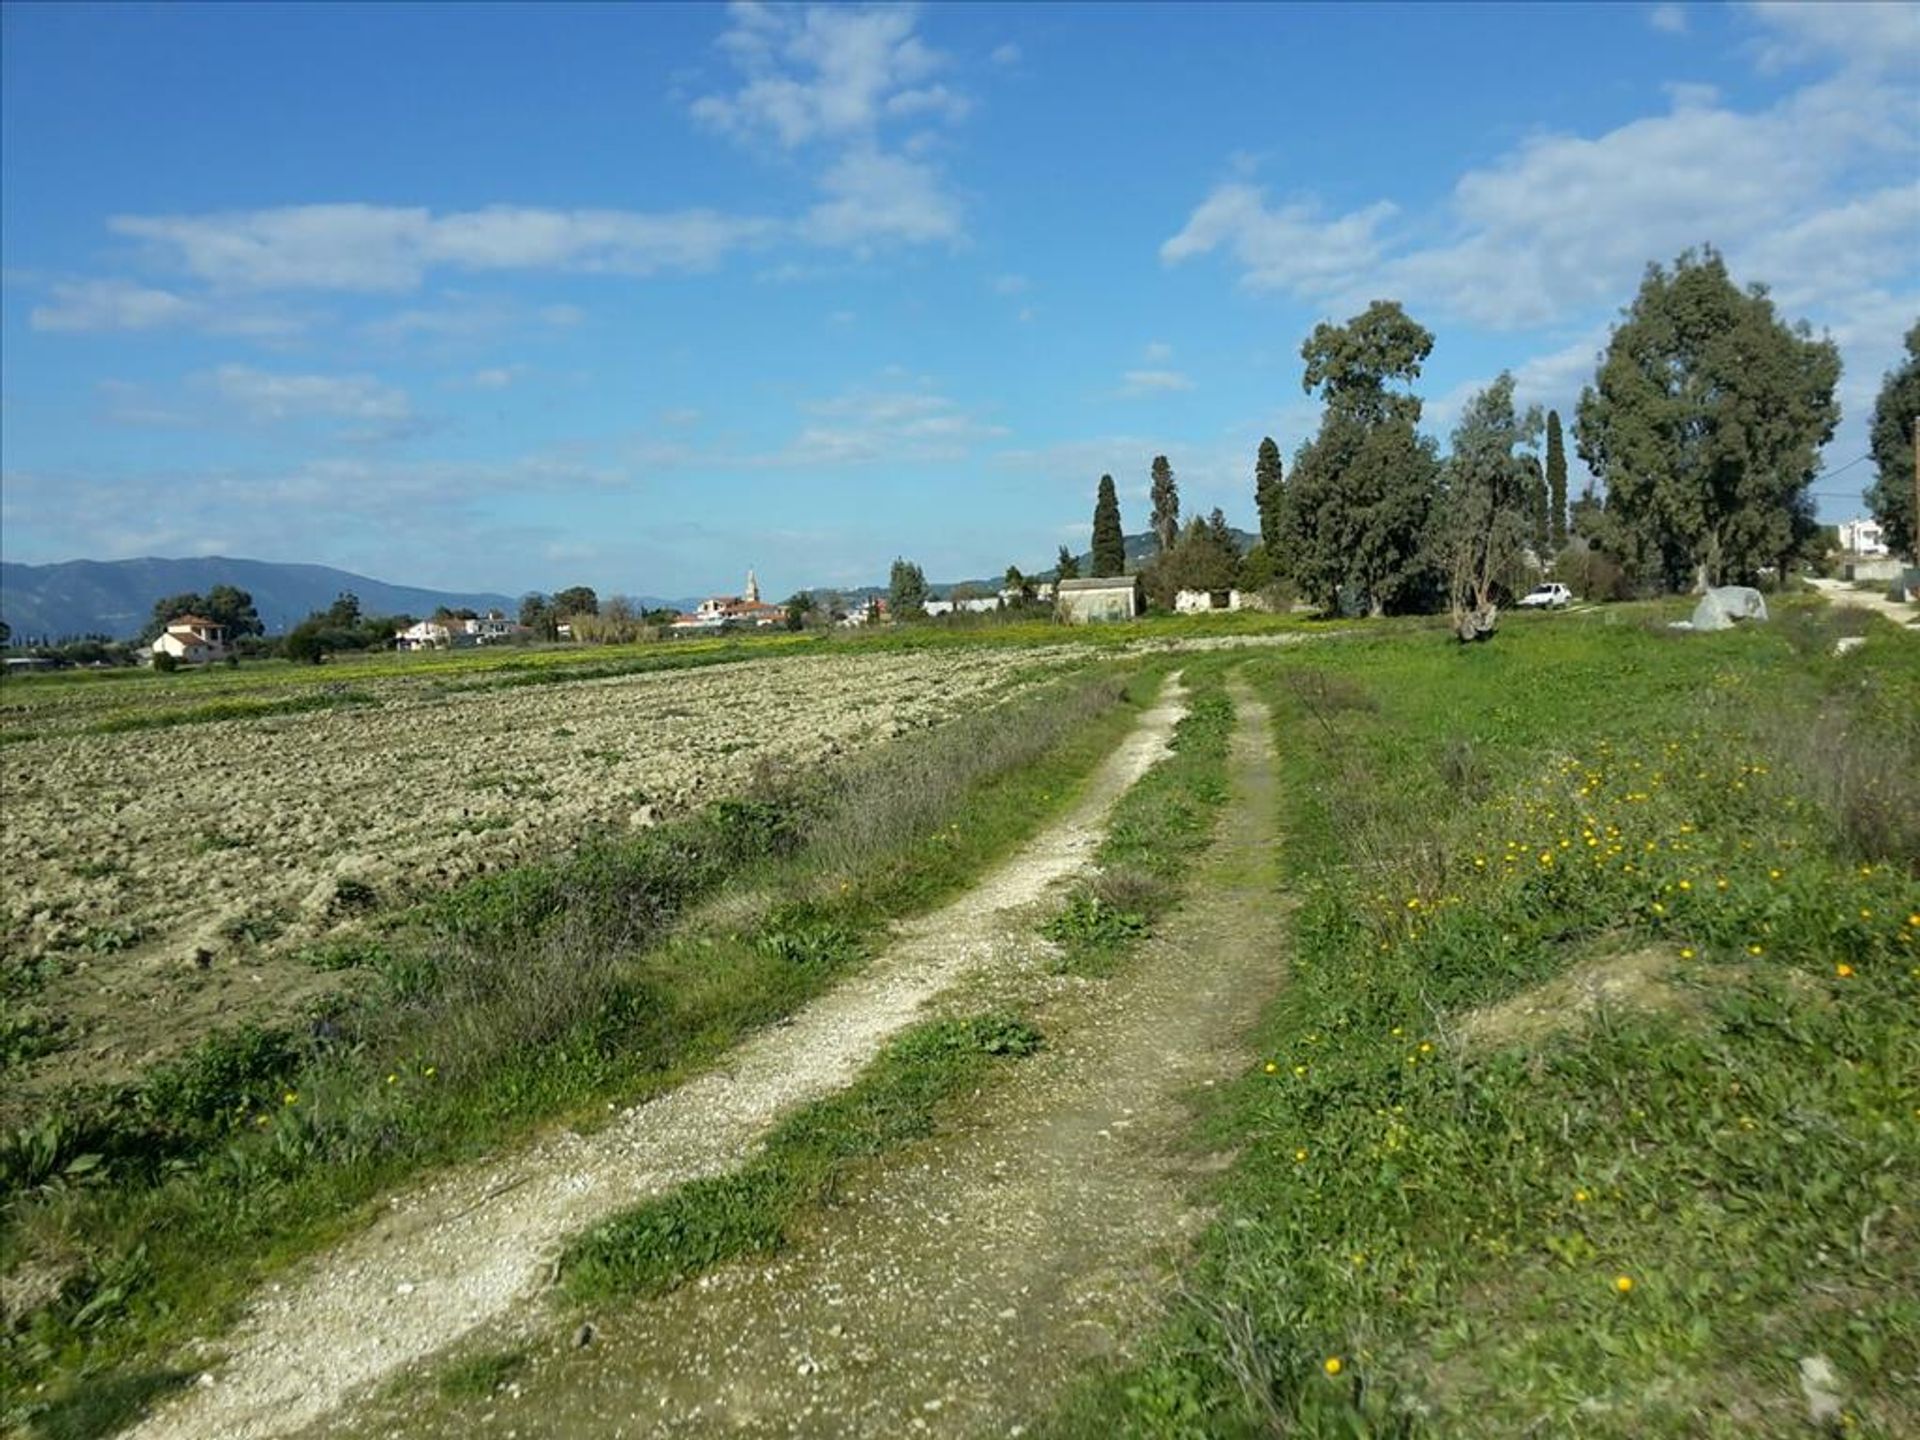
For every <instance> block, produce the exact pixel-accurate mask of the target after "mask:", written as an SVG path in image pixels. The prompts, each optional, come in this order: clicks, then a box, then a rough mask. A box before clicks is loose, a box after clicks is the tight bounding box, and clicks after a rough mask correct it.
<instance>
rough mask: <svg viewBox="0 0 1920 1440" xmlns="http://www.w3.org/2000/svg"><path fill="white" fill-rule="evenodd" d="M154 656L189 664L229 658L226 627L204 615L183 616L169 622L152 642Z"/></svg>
mask: <svg viewBox="0 0 1920 1440" xmlns="http://www.w3.org/2000/svg"><path fill="white" fill-rule="evenodd" d="M153 653H154V654H156V655H171V656H172V657H173V658H174V659H176V660H178V661H181V662H182V663H183V664H187V665H205V664H207V663H209V662H211V661H214V660H224V659H226V657H227V627H226V626H224V625H221V624H217V623H216V622H214V621H212V620H209V619H207V618H206V617H205V616H204V615H182V616H180V617H179V618H178V619H176V620H169V621H168V622H167V628H166V630H165V631H164V632H163V633H162V634H161V635H160V637H159V638H158V639H157V640H155V641H154V642H153Z"/></svg>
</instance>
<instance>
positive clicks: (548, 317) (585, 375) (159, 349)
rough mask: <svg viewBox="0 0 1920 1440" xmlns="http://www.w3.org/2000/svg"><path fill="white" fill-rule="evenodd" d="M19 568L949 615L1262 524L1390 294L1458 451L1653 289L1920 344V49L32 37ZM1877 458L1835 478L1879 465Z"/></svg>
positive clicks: (599, 12) (1866, 11) (1088, 27)
mask: <svg viewBox="0 0 1920 1440" xmlns="http://www.w3.org/2000/svg"><path fill="white" fill-rule="evenodd" d="M0 27H3V29H4V34H3V35H0V39H3V40H4V46H0V67H3V69H0V106H4V115H3V116H0V119H4V127H3V128H0V192H3V193H0V200H3V201H4V204H3V205H0V249H3V251H4V288H0V327H3V328H0V342H3V344H4V373H3V375H0V420H4V426H3V427H0V471H3V472H4V473H3V475H0V554H4V556H5V558H7V559H9V560H21V561H30V562H41V561H49V560H60V559H69V558H75V557H81V556H86V557H91V558H101V559H111V558H119V557H124V556H133V555H149V554H164V555H182V554H207V553H224V554H236V555H248V556H256V557H260V558H265V559H282V560H311V561H320V562H324V563H329V564H336V565H341V566H344V567H347V568H350V569H357V570H360V571H363V572H366V573H370V574H373V575H376V576H379V577H381V578H383V579H389V580H394V581H399V582H405V583H415V584H426V585H436V586H443V587H448V588H456V587H457V588H464V589H480V588H485V589H496V590H504V591H512V592H517V591H521V590H525V589H533V588H538V589H553V588H557V587H560V586H563V585H567V584H571V583H587V584H592V585H594V586H596V587H597V588H599V589H600V590H601V591H602V592H603V593H608V592H616V591H618V592H626V593H634V594H640V593H646V594H666V595H679V594H693V593H699V592H702V591H706V590H710V589H715V588H722V587H725V588H733V587H734V585H735V584H736V582H737V581H738V579H739V578H740V576H741V574H742V572H744V570H745V569H746V568H747V567H748V566H749V565H751V566H754V567H756V568H757V569H758V571H759V573H760V576H761V578H762V580H763V583H764V584H765V585H766V587H767V588H768V589H769V590H770V591H772V592H775V593H784V592H786V591H787V590H790V589H792V588H795V587H797V586H801V585H848V584H858V583H865V582H871V581H874V580H878V579H883V578H884V576H885V573H886V568H887V564H888V562H889V561H890V560H891V559H892V558H893V556H895V555H896V554H903V555H906V556H908V557H910V558H913V559H915V560H918V561H919V562H920V563H921V564H922V565H923V566H924V568H925V569H926V571H927V572H928V574H929V575H930V576H932V577H935V578H962V577H965V576H971V575H978V574H988V573H997V572H998V571H999V570H1000V569H1001V568H1003V567H1004V566H1005V565H1006V564H1007V563H1009V562H1015V563H1019V564H1021V565H1024V566H1027V567H1029V568H1042V567H1044V566H1045V565H1046V564H1048V563H1050V561H1051V558H1052V556H1053V552H1054V549H1055V547H1056V546H1057V545H1058V544H1059V543H1061V542H1062V541H1065V542H1068V543H1071V544H1073V545H1074V546H1075V547H1076V548H1079V547H1081V546H1083V545H1084V543H1085V537H1086V533H1087V523H1088V516H1089V514H1090V511H1091V506H1092V497H1093V489H1094V484H1095V481H1096V480H1097V479H1098V477H1099V475H1100V474H1101V472H1103V471H1110V472H1112V473H1113V474H1114V476H1115V477H1116V478H1117V479H1118V480H1119V482H1120V484H1121V496H1122V506H1123V511H1124V512H1125V513H1126V518H1127V520H1128V523H1129V528H1134V529H1138V528H1144V525H1143V522H1144V520H1145V506H1144V503H1143V497H1144V494H1145V489H1146V476H1147V468H1148V464H1149V462H1150V460H1151V458H1152V457H1153V456H1154V455H1155V454H1157V453H1161V452H1164V453H1166V454H1168V455H1169V456H1170V457H1171V458H1172V460H1173V464H1174V468H1175V470H1176V473H1177V474H1178V475H1179V476H1180V479H1181V485H1182V493H1183V497H1184V499H1185V502H1186V504H1187V507H1188V508H1189V509H1201V510H1204V509H1206V508H1208V507H1211V506H1213V505H1216V504H1217V505H1220V506H1222V507H1223V508H1225V510H1226V511H1227V513H1228V515H1229V516H1230V517H1231V518H1232V519H1234V520H1235V521H1236V522H1238V523H1240V524H1242V525H1246V526H1248V527H1249V528H1251V526H1252V523H1253V515H1252V495H1251V491H1252V480H1251V476H1252V465H1253V455H1254V450H1255V447H1256V445H1257V444H1258V442H1259V440H1260V437H1261V436H1262V435H1266V434H1271V435H1273V436H1274V437H1275V438H1276V439H1277V440H1278V441H1279V442H1280V445H1281V448H1282V451H1283V452H1284V453H1286V454H1287V455H1288V456H1291V454H1292V452H1293V450H1294V448H1295V447H1296V446H1297V445H1298V444H1299V443H1300V442H1301V441H1302V440H1304V439H1306V438H1307V437H1308V436H1309V435H1310V434H1311V432H1312V429H1313V425H1314V423H1315V418H1316V410H1315V407H1314V405H1313V404H1312V402H1311V400H1310V399H1309V398H1308V397H1306V396H1304V395H1303V394H1302V393H1301V389H1300V369H1301V367H1300V361H1299V346H1300V341H1301V339H1302V338H1303V337H1304V336H1305V334H1306V333H1307V332H1308V331H1309V330H1311V328H1312V327H1313V325H1314V324H1315V322H1317V321H1319V320H1321V319H1328V318H1333V319H1340V318H1344V317H1346V316H1347V315H1350V314H1353V313H1355V312H1357V311H1358V310H1359V309H1361V308H1363V307H1364V305H1365V304H1366V302H1367V301H1368V300H1370V299H1372V298H1375V297H1377V296H1391V297H1393V298H1397V299H1399V300H1401V301H1402V302H1403V303H1405V305H1406V306H1407V308H1408V310H1409V311H1410V312H1411V313H1412V314H1413V315H1414V316H1415V317H1416V318H1417V319H1419V320H1421V321H1422V322H1423V323H1425V324H1426V325H1427V326H1428V327H1429V328H1430V329H1432V330H1433V331H1434V332H1435V334H1436V337H1437V341H1436V344H1435V347H1434V352H1433V356H1432V358H1431V360H1430V362H1429V364H1428V367H1427V372H1426V375H1425V377H1424V379H1423V382H1422V384H1421V386H1420V390H1421V393H1422V394H1424V395H1425V396H1426V397H1427V399H1428V406H1427V420H1426V423H1427V427H1428V428H1429V429H1430V430H1432V431H1433V433H1435V434H1436V435H1438V436H1440V437H1441V438H1442V439H1443V441H1444V437H1445V435H1446V432H1447V430H1448V428H1449V426H1450V425H1451V423H1452V420H1453V418H1454V416H1455V415H1456V414H1457V412H1458V410H1459V407H1460V405H1461V403H1462V401H1463V400H1464V398H1465V397H1466V395H1467V394H1469V393H1470V392H1471V391H1472V390H1473V389H1474V388H1476V387H1477V386H1478V385H1479V384H1481V383H1484V382H1485V381H1486V380H1488V379H1490V378H1491V377H1492V376H1493V375H1494V374H1496V373H1497V372H1498V371H1499V370H1500V369H1502V368H1503V367H1505V368H1511V369H1512V370H1514V371H1515V373H1516V375H1517V377H1518V379H1519V384H1520V391H1521V397H1522V399H1523V400H1537V401H1539V402H1541V403H1542V404H1545V405H1552V406H1557V407H1558V408H1559V409H1560V410H1561V412H1562V414H1563V416H1564V417H1565V418H1566V419H1567V420H1568V421H1569V423H1571V419H1572V408H1573V404H1574V402H1575V400H1576V399H1577V396H1578V393H1579V389H1580V386H1581V384H1582V383H1583V381H1585V380H1586V379H1587V378H1588V377H1590V375H1591V373H1592V369H1593V362H1594V357H1595V355H1596V354H1597V352H1598V351H1599V349H1600V348H1601V346H1602V345H1603V344H1604V342H1605V338H1606V333H1607V326H1608V324H1609V322H1610V321H1611V320H1612V319H1613V318H1614V317H1615V316H1616V315H1617V312H1618V310H1619V307H1621V306H1622V305H1624V304H1625V303H1626V302H1627V301H1628V300H1629V299H1630V298H1631V295H1632V292H1633V289H1634V287H1635V285H1636V283H1637V281H1638V278H1639V275H1640V273H1641V271H1642V269H1643V267H1644V265H1645V264H1646V262H1647V261H1649V260H1651V259H1663V260H1670V259H1672V258H1673V256H1674V255H1676V254H1677V253H1678V252H1679V251H1681V250H1682V249H1684V248H1686V247H1687V246H1689V245H1697V244H1700V243H1702V242H1710V243H1713V244H1715V245H1718V246H1719V247H1720V248H1721V250H1722V251H1723V252H1724V253H1725V255H1726V256H1727V259H1728V262H1729V264H1730V265H1731V267H1732V268H1733V271H1734V273H1735V275H1736V277H1737V278H1738V279H1740V280H1741V281H1742V282H1746V281H1751V280H1760V281H1765V282H1766V283H1767V284H1769V285H1770V286H1771V287H1772V289H1773V291H1774V294H1775V297H1776V299H1777V300H1778V301H1779V302H1780V304H1781V307H1782V309H1783V310H1784V312H1785V313H1786V314H1787V315H1788V316H1789V317H1791V318H1795V319H1799V318H1804V319H1806V320H1808V321H1810V322H1811V323H1812V324H1813V325H1814V327H1815V328H1816V329H1817V330H1823V331H1825V332H1827V333H1829V334H1831V335H1832V336H1833V338H1834V339H1835V340H1836V341H1837V342H1838V343H1839V345H1840V348H1841V352H1842V356H1843V359H1844V361H1845V365H1846V373H1845V377H1844V379H1843V382H1842V394H1841V398H1842V404H1843V407H1844V409H1845V412H1846V419H1845V421H1844V423H1843V426H1842V428H1841V431H1840V433H1839V434H1838V435H1837V436H1836V438H1835V440H1834V442H1833V444H1832V445H1831V446H1830V447H1829V448H1828V452H1827V460H1828V463H1829V465H1831V466H1833V467H1835V468H1836V470H1837V473H1836V474H1834V475H1832V476H1831V477H1830V478H1828V479H1825V480H1822V481H1821V482H1820V487H1819V488H1820V489H1821V491H1822V492H1823V493H1822V497H1821V506H1822V510H1823V513H1824V514H1825V515H1826V516H1827V517H1828V518H1839V517H1841V516H1844V515H1846V514H1849V513H1852V512H1853V511H1855V510H1857V509H1858V508H1859V503H1858V490H1859V488H1860V487H1861V486H1863V485H1865V484H1866V483H1868V481H1869V480H1870V479H1871V474H1870V469H1871V467H1870V465H1868V464H1852V463H1851V462H1853V461H1855V460H1856V458H1857V457H1859V456H1861V455H1863V454H1864V453H1865V450H1866V442H1865V419H1866V417H1867V415H1868V413H1869V411H1870V409H1871V405H1872V399H1873V396H1874V394H1875V392H1876V391H1877V389H1878V385H1879V381H1880V377H1881V374H1882V373H1883V372H1884V371H1885V370H1886V369H1887V368H1888V367H1889V366H1890V365H1891V364H1892V363H1893V362H1894V360H1895V357H1896V355H1897V353H1898V352H1899V347H1900V339H1901V336H1902V334H1903V333H1904V332H1905V330H1906V328H1907V327H1908V326H1909V325H1911V324H1912V323H1913V321H1914V320H1915V318H1916V317H1920V83H1917V82H1916V78H1915V77H1916V76H1920V8H1916V7H1913V6H1896V5H1892V4H1882V5H1861V6H1853V5H1843V4H1820V5H1813V6H1804V7H1803V6H1785V5H1746V6H1692V5H1686V6H1682V5H1629V4H1620V5H1597V6H1579V5H1537V6H1441V5H1417V6H1408V7H1404V8H1403V7H1394V6H1387V5H1356V6H1297V7H1295V6H1273V7H1257V6H1252V5H1233V6H1221V7H1210V6H1205V5H1181V6H1168V7H1155V6H1146V5H1130V6H1114V7H1110V8H1109V7H1101V6H1095V5H1075V6H1004V7H1003V6H992V5H968V6H960V5H949V6H933V7H924V8H920V9H910V8H886V9H843V8H837V7H795V8H770V7H756V6H736V7H731V8H721V7H695V6H668V5H658V6H633V7H615V6H611V5H593V6H584V7H578V8H570V7H566V6H560V5H543V6H538V7H525V8H512V7H486V8H473V9H466V8H460V7H456V6H452V5H435V6H427V7H420V8H408V7H405V6H369V5H358V6H323V7H311V8H308V7H300V6H292V5H278V6H260V7H254V8H247V7H243V6H239V5H216V6H205V7H193V6H186V5H170V6H155V7H140V6H112V7H103V8H94V7H88V6H82V5H43V4H32V3H14V4H11V5H8V6H6V7H5V9H4V11H0ZM1840 467H1849V468H1840Z"/></svg>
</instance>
